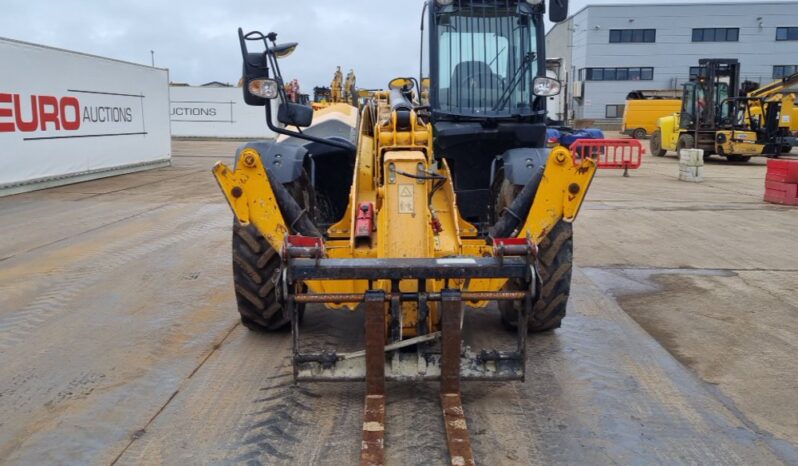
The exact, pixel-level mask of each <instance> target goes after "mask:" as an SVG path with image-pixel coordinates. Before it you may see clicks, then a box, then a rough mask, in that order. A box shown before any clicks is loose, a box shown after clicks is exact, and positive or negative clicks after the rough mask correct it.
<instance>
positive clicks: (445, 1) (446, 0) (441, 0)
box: [436, 0, 454, 6]
mask: <svg viewBox="0 0 798 466" xmlns="http://www.w3.org/2000/svg"><path fill="white" fill-rule="evenodd" d="M436 1H437V2H438V5H440V6H446V5H451V4H452V2H454V0H436Z"/></svg>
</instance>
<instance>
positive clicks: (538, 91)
mask: <svg viewBox="0 0 798 466" xmlns="http://www.w3.org/2000/svg"><path fill="white" fill-rule="evenodd" d="M560 87H561V85H560V81H558V80H556V79H554V78H547V77H543V76H538V77H537V78H535V80H534V81H532V93H533V94H535V95H537V96H541V97H551V96H553V95H557V94H559V93H560Z"/></svg>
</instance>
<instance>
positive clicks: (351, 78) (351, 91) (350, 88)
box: [344, 69, 357, 103]
mask: <svg viewBox="0 0 798 466" xmlns="http://www.w3.org/2000/svg"><path fill="white" fill-rule="evenodd" d="M356 81H357V78H356V77H355V71H354V70H352V69H350V70H349V73H347V75H346V83H345V84H344V102H347V103H352V97H353V96H354V95H355V82H356Z"/></svg>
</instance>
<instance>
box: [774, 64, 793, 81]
mask: <svg viewBox="0 0 798 466" xmlns="http://www.w3.org/2000/svg"><path fill="white" fill-rule="evenodd" d="M795 73H798V65H775V66H773V79H781V78H786V77H788V76H792V75H793V74H795Z"/></svg>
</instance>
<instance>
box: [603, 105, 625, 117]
mask: <svg viewBox="0 0 798 466" xmlns="http://www.w3.org/2000/svg"><path fill="white" fill-rule="evenodd" d="M623 107H624V106H623V104H621V105H607V107H606V108H605V110H604V117H605V118H621V117H622V116H623Z"/></svg>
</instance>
